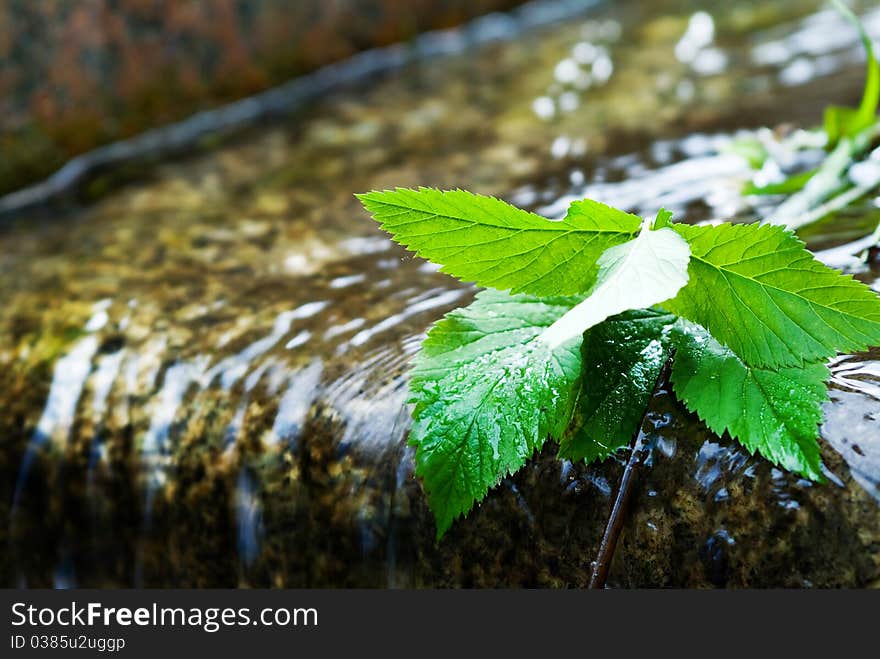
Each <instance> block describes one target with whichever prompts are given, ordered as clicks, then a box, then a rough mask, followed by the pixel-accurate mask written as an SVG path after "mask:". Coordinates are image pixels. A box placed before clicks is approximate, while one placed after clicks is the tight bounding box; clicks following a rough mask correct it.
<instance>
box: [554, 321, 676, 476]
mask: <svg viewBox="0 0 880 659" xmlns="http://www.w3.org/2000/svg"><path fill="white" fill-rule="evenodd" d="M676 320H677V318H676V316H673V315H672V314H669V313H665V312H662V311H656V310H651V309H641V310H637V311H629V312H626V313H623V314H620V315H618V316H614V317H613V318H609V319H608V320H606V321H605V322H604V323H601V324H600V325H597V326H596V327H594V328H592V329H590V330H588V331H587V333H586V334H585V335H584V342H583V347H582V351H581V352H582V356H583V364H584V367H583V378H582V384H581V390H580V395H579V397H578V403H577V407H576V408H575V413H574V418H573V419H572V423H571V425H570V426H569V428H568V430H567V431H566V434H565V437H564V438H563V439H562V441H561V442H560V445H559V456H560V457H562V458H569V459H572V460H586V461H587V462H592V461H593V460H602V459H604V458H606V457H608V456H609V455H611V454H612V453H614V452H615V451H617V450H618V449H621V448H623V447H625V446H627V445H629V443H630V440H631V439H632V437H633V434H634V433H635V432H637V431H638V427H639V423H640V422H641V419H642V416H643V415H644V413H645V409H646V407H647V406H648V402H649V400H650V398H651V393H652V392H653V390H654V386H655V384H656V382H657V377H658V376H659V374H660V370H661V368H662V367H663V363H664V362H665V361H666V359H667V356H668V345H665V343H664V330H665V329H666V328H667V327H669V326H671V325H672V324H673V323H674V322H675V321H676Z"/></svg>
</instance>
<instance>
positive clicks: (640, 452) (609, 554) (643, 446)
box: [587, 351, 675, 589]
mask: <svg viewBox="0 0 880 659" xmlns="http://www.w3.org/2000/svg"><path fill="white" fill-rule="evenodd" d="M674 354H675V351H673V352H671V353H670V354H669V357H668V358H667V359H666V363H665V364H663V368H661V369H660V373H659V375H658V376H657V382H656V383H655V384H654V391H653V392H652V394H651V398H650V399H649V401H648V405H647V407H645V412H644V414H642V420H641V422H640V423H639V428H638V430H637V431H636V434H635V437H634V438H633V443H632V450H631V451H630V454H629V460H627V461H626V467H625V468H624V470H623V475H622V476H621V477H620V485H619V486H618V488H617V495H616V496H615V497H614V504H613V505H612V506H611V513H610V514H609V516H608V522H607V524H606V525H605V533H604V534H603V535H602V542H601V543H600V544H599V552H598V554H597V555H596V560H595V562H594V564H593V574H592V575H591V576H590V583H589V584H588V585H587V588H591V589H602V588H605V582H606V581H607V579H608V571H609V570H610V569H611V561H612V560H613V559H614V550H615V549H616V548H617V539H618V538H619V537H620V532H621V531H622V530H623V523H624V521H625V518H626V510H627V505H628V503H629V499H630V496H631V494H632V491H633V489H635V483H636V476H637V472H638V468H639V466H640V465H641V464H642V460H643V459H644V457H645V454H646V453H647V442H646V438H645V431H644V429H643V427H644V425H645V417H647V416H648V411H649V410H650V409H651V400H653V398H654V396H656V395H657V393H659V392H660V391H662V390H664V389H665V388H666V386H667V384H668V383H669V373H670V371H671V370H672V359H673V356H674Z"/></svg>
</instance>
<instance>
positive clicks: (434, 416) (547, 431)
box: [410, 291, 581, 537]
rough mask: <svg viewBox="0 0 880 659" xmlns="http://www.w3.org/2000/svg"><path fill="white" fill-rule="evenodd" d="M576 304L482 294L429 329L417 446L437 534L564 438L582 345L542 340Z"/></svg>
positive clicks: (413, 436)
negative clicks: (550, 443) (551, 441)
mask: <svg viewBox="0 0 880 659" xmlns="http://www.w3.org/2000/svg"><path fill="white" fill-rule="evenodd" d="M575 302H577V300H576V299H574V300H572V299H567V298H550V299H538V298H534V297H530V296H525V295H516V296H510V295H507V294H505V293H499V292H495V291H483V292H482V293H480V294H479V295H477V298H476V300H475V301H474V302H473V303H472V304H471V305H470V306H468V307H467V308H464V309H458V310H456V311H453V312H451V313H449V314H447V315H446V317H445V318H444V319H443V320H441V321H440V322H438V323H437V324H436V325H435V326H434V327H433V328H432V329H431V331H430V332H429V334H428V338H427V339H426V340H425V342H424V344H423V348H422V351H421V353H420V354H419V355H418V357H417V358H416V361H415V364H414V367H413V371H412V380H411V385H410V389H411V392H412V396H411V400H410V402H413V403H415V411H414V414H413V416H414V423H413V427H412V431H411V433H410V442H411V443H412V444H413V445H415V446H417V447H418V449H417V452H416V474H417V475H418V476H420V477H421V478H422V481H423V483H424V487H425V491H426V492H427V494H428V500H429V503H430V506H431V510H432V511H433V512H434V515H435V518H436V520H437V536H438V537H440V536H442V535H443V534H444V533H445V532H446V530H447V529H448V528H449V526H450V525H451V524H452V522H453V521H454V520H455V519H456V518H457V517H459V516H460V515H462V514H464V513H467V512H468V511H469V510H470V509H471V508H472V507H473V505H474V502H476V501H479V500H481V499H482V498H483V497H484V496H485V495H486V493H487V492H488V490H489V488H491V487H493V486H495V485H497V484H498V483H499V482H500V481H501V479H502V478H504V477H505V476H507V475H508V474H512V473H514V472H515V471H517V470H518V469H519V468H520V467H522V466H523V465H524V464H525V462H526V460H528V458H529V457H530V456H531V455H532V454H533V453H534V452H535V451H536V450H538V449H539V448H540V447H541V446H542V445H543V443H544V441H545V440H546V439H547V437H548V436H553V437H556V438H559V437H561V435H562V432H563V431H564V430H565V427H566V425H567V424H568V420H569V418H570V417H571V411H572V407H573V405H574V400H575V396H576V392H577V385H578V381H579V378H580V374H581V360H580V344H581V339H580V337H577V338H576V339H575V340H572V341H570V342H568V343H566V344H563V345H560V346H558V347H557V348H555V349H551V348H550V347H549V346H548V345H547V344H546V343H545V342H543V341H541V340H540V339H539V338H538V337H539V335H540V334H541V332H542V331H543V330H544V329H545V328H546V327H547V326H549V325H550V324H552V323H553V322H554V321H555V320H556V319H557V318H559V317H560V316H562V315H563V314H564V313H565V312H566V311H568V309H570V308H571V306H573V305H574V303H575Z"/></svg>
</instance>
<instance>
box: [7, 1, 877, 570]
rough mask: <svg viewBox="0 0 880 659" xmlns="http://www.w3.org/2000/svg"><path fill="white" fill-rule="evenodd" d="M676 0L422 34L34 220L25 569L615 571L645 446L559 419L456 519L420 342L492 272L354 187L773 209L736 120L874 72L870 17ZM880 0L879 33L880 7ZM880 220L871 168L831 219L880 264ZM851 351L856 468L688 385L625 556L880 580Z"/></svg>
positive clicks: (27, 233)
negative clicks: (475, 33)
mask: <svg viewBox="0 0 880 659" xmlns="http://www.w3.org/2000/svg"><path fill="white" fill-rule="evenodd" d="M644 4H645V3H637V2H617V3H609V4H607V5H605V4H599V5H597V6H593V7H591V8H586V9H585V10H584V12H583V13H582V14H581V15H579V16H578V17H577V18H576V19H572V20H568V21H566V22H564V23H560V24H557V25H555V26H552V27H549V28H543V29H540V30H534V31H531V32H528V33H526V34H523V35H520V36H519V37H518V38H516V39H515V40H508V41H502V42H498V43H492V44H490V45H483V46H481V47H480V48H479V49H476V50H474V51H472V52H467V53H466V54H459V55H452V56H448V57H433V58H429V59H423V60H421V61H416V62H414V63H413V64H411V65H408V66H406V67H405V68H403V69H402V70H400V71H397V72H395V73H393V74H387V75H384V76H374V77H372V78H370V79H368V80H364V81H363V82H361V83H357V84H353V85H351V84H350V85H348V86H347V87H344V88H339V89H337V90H336V91H333V92H332V93H328V94H326V95H324V96H323V97H322V98H321V99H320V100H319V101H315V102H314V103H311V104H310V105H309V107H307V108H304V109H302V110H300V111H298V112H296V113H295V114H292V115H291V116H289V117H288V118H287V119H284V120H279V121H277V122H274V123H272V124H270V125H264V126H254V127H252V128H250V129H248V130H247V131H246V132H245V133H244V134H241V135H240V136H238V137H237V138H235V139H231V140H226V141H225V142H222V143H220V144H216V145H212V146H205V147H203V148H200V149H199V150H198V152H197V153H194V154H193V155H191V156H189V157H187V158H184V159H177V160H173V161H169V162H166V163H163V164H160V165H158V166H156V167H153V168H151V169H149V170H148V171H145V172H144V173H143V174H142V175H141V176H140V177H139V178H138V180H136V181H135V182H133V183H129V184H126V185H123V184H121V183H119V182H118V181H116V180H115V179H113V178H111V177H105V178H104V179H97V180H95V181H93V182H92V183H91V186H90V189H89V191H88V192H89V194H91V195H92V196H97V199H96V200H95V201H93V202H91V203H89V204H88V205H87V206H85V207H83V208H81V209H78V210H76V211H73V212H65V213H63V214H59V215H58V216H48V217H47V216H46V215H45V214H38V213H30V214H22V215H20V216H18V217H14V218H11V219H10V220H8V221H7V222H6V224H5V225H4V227H3V228H2V230H0V300H2V306H0V469H2V473H3V477H2V479H0V522H2V524H0V541H2V542H3V546H4V551H3V552H2V554H0V556H2V558H0V576H2V582H3V583H4V584H7V585H18V586H56V587H66V586H134V585H144V586H288V587H295V586H381V587H385V586H391V587H397V586H579V585H583V584H585V583H586V581H587V580H588V578H589V573H590V561H591V560H592V558H593V557H594V556H595V552H596V548H597V546H598V541H599V539H600V537H601V534H602V531H603V527H604V524H605V521H606V519H607V516H608V511H609V508H610V502H611V497H612V496H613V493H614V490H615V487H616V483H617V479H618V477H619V474H620V471H621V464H620V459H611V460H608V461H606V462H605V463H603V464H599V465H593V466H589V467H586V466H583V465H575V464H571V463H568V462H559V461H557V460H556V459H555V458H554V456H553V451H552V447H548V448H547V449H546V450H545V451H544V452H543V453H542V455H541V456H539V458H538V459H537V460H535V461H534V463H533V464H531V465H530V466H529V467H527V468H526V469H524V470H523V471H522V472H521V473H520V474H518V475H516V476H515V477H513V478H509V479H506V480H505V481H504V482H503V483H502V484H501V485H500V486H499V487H498V488H496V490H493V492H492V493H491V494H490V496H489V497H488V498H487V500H486V501H485V502H484V503H483V504H482V505H481V506H479V507H478V508H477V509H476V510H475V511H474V512H473V513H472V514H471V515H470V516H469V517H468V518H467V519H466V520H464V521H461V522H459V523H458V524H457V525H455V526H454V528H453V529H452V530H451V531H450V533H449V534H448V536H447V537H446V538H445V539H444V540H443V541H442V542H441V543H439V544H435V542H434V539H433V535H434V529H433V522H432V519H431V516H430V513H429V511H428V510H427V507H426V503H425V499H424V495H423V493H422V491H421V489H420V487H419V484H418V483H417V482H416V481H415V480H414V478H413V474H412V470H413V460H412V457H413V456H412V450H411V449H410V448H408V447H407V446H406V445H405V436H406V431H407V428H408V424H409V409H408V407H407V405H406V402H405V400H406V364H407V362H408V360H409V359H410V358H411V356H412V355H413V354H414V352H415V351H416V350H417V348H418V344H419V341H420V339H421V337H422V336H423V335H424V332H425V330H426V328H427V327H428V326H429V325H430V323H431V322H433V321H434V320H436V319H437V318H439V317H440V316H441V315H442V314H443V313H445V312H446V311H448V310H450V309H452V308H454V307H456V306H459V305H462V304H466V303H467V302H468V301H469V300H470V299H471V297H472V295H473V293H474V289H472V288H471V287H468V286H465V285H462V284H460V283H458V282H457V281H455V280H453V279H452V278H450V277H447V276H445V275H443V274H440V273H439V272H437V268H435V267H434V266H432V265H430V264H427V263H425V262H423V261H421V260H419V259H417V258H413V257H412V256H410V255H408V254H407V253H406V252H405V251H404V250H402V249H400V248H399V247H397V246H396V245H394V244H393V243H392V242H391V241H390V240H389V239H388V238H387V237H386V236H385V235H384V234H382V233H381V232H380V231H379V230H378V229H377V228H376V226H375V225H374V224H373V223H372V222H371V221H370V220H369V219H368V217H367V216H366V214H365V213H364V212H363V211H362V209H361V208H360V207H359V204H358V203H357V201H356V200H355V199H354V198H353V197H352V194H353V193H354V192H360V191H366V190H370V189H381V188H389V187H394V186H407V187H411V186H418V185H429V186H436V187H446V188H449V187H463V188H464V187H466V188H468V189H471V190H473V191H475V192H480V193H488V194H495V195H498V196H501V197H504V198H506V199H508V200H509V201H511V202H513V203H517V204H519V205H521V206H524V207H527V208H530V209H534V210H537V211H539V212H541V213H544V214H546V215H548V216H558V215H560V214H562V213H563V212H564V209H565V207H566V206H567V203H568V201H570V200H571V199H575V198H580V197H583V196H590V197H593V198H598V199H600V200H603V201H606V202H608V203H612V204H614V205H617V206H620V207H623V208H626V209H628V210H633V211H635V212H640V213H651V212H655V211H656V210H657V209H658V208H659V207H660V206H665V207H666V208H669V209H672V210H674V211H675V212H676V215H677V217H678V218H686V219H687V220H688V221H694V222H696V221H712V220H720V219H731V218H732V219H735V220H737V221H746V220H752V219H755V218H757V217H761V216H763V215H765V214H766V213H767V211H768V209H769V207H768V206H766V202H765V205H764V206H755V205H753V204H752V200H749V199H744V198H742V197H741V196H740V195H739V192H738V190H739V188H740V186H741V184H742V182H743V181H744V180H745V178H746V177H747V176H748V169H747V166H746V164H745V163H744V162H743V161H742V160H741V159H740V158H739V157H738V156H735V155H733V154H731V153H729V152H728V151H726V146H727V145H729V143H730V141H731V140H732V139H733V137H734V136H735V135H736V134H738V133H742V132H743V131H757V130H761V129H766V128H765V127H771V128H772V127H776V126H778V125H779V124H780V123H783V122H789V123H791V124H792V125H795V126H810V125H813V124H815V123H817V122H818V121H819V120H820V117H821V111H822V108H823V107H824V106H825V105H826V104H827V103H830V102H835V103H852V102H855V101H856V100H857V99H858V96H859V93H860V88H861V84H862V77H863V64H862V58H861V55H860V51H859V47H858V42H857V37H856V35H855V33H854V32H853V31H852V30H851V29H850V28H849V27H847V26H846V24H845V23H844V22H843V21H842V20H841V19H839V18H838V17H837V16H836V15H835V14H834V13H833V12H832V11H831V10H829V9H827V8H823V7H822V6H820V5H819V3H814V2H803V3H791V2H787V1H782V0H775V1H767V0H763V1H762V2H757V1H755V2H745V1H737V2H730V3H713V4H711V5H710V4H708V3H696V2H683V1H681V0H664V1H662V2H656V3H651V4H650V7H651V8H650V9H645V8H644V7H643V6H641V5H644ZM701 4H702V5H704V6H705V7H708V8H709V11H710V12H711V13H707V11H706V10H705V9H704V10H702V11H700V5H701ZM864 16H865V18H866V20H867V23H868V27H869V30H871V31H872V33H873V34H874V35H875V36H880V11H878V10H876V9H873V10H871V11H868V12H866V13H865V14H864ZM498 21H502V22H503V21H504V19H503V18H496V19H494V22H493V21H485V22H484V25H485V26H486V29H493V28H492V25H495V26H496V27H497V26H498V25H500V23H498ZM878 219H880V212H878V211H877V209H876V205H875V204H874V203H873V201H871V200H869V201H867V202H865V203H863V204H861V205H860V206H859V207H857V208H855V209H853V210H851V211H848V212H846V213H843V214H841V215H840V216H838V217H835V218H832V219H831V220H828V221H825V222H823V223H822V224H820V225H817V226H815V227H810V228H808V229H804V230H803V231H802V232H801V235H802V236H803V237H804V238H805V239H806V240H808V242H809V243H810V246H811V247H813V248H814V249H816V250H817V251H818V252H819V255H820V257H821V258H823V259H824V260H826V261H827V262H829V263H832V264H834V265H835V266H837V267H841V268H844V269H845V270H846V271H848V272H852V273H853V274H854V275H855V276H856V277H857V278H859V279H860V280H862V281H864V282H866V283H867V284H869V285H872V286H873V287H874V288H875V289H877V290H880V266H878V265H876V264H874V265H872V264H870V263H868V264H866V263H865V262H864V260H861V259H859V258H857V255H858V254H859V253H860V252H861V251H862V250H863V249H864V248H865V246H866V244H865V242H864V240H861V238H863V237H864V236H865V235H867V234H868V233H870V232H871V231H872V230H873V228H874V226H876V223H877V221H878ZM832 369H833V380H832V390H831V400H830V401H829V403H828V404H827V405H826V406H825V411H826V421H825V423H824V425H823V426H822V429H821V433H822V438H823V439H822V449H823V458H824V461H825V464H826V476H827V482H825V483H823V484H812V483H809V482H806V481H804V480H802V479H799V478H797V477H796V476H793V475H790V474H786V473H783V472H781V471H779V470H778V469H775V468H773V467H772V466H771V465H768V464H767V463H766V462H764V461H763V460H761V459H760V458H755V457H751V456H749V455H748V453H747V452H746V451H744V450H743V449H742V448H741V447H739V446H738V445H737V444H736V443H735V442H732V441H731V440H729V439H728V438H719V437H717V436H714V435H712V434H711V433H709V432H708V431H706V430H705V428H703V427H702V426H701V425H700V423H699V422H698V421H697V420H696V419H695V418H694V417H692V416H691V415H688V414H687V413H686V412H684V410H683V409H682V408H681V406H680V405H678V404H677V403H676V402H675V401H674V400H671V399H670V397H669V396H664V395H661V396H658V397H657V399H656V400H655V401H654V403H653V407H652V412H651V414H650V415H649V418H648V423H649V425H650V428H649V431H650V432H649V437H650V438H651V440H652V443H653V447H654V448H653V452H652V456H651V461H650V467H649V468H648V469H646V470H644V472H643V475H642V477H641V478H640V483H639V487H638V490H637V492H636V496H635V497H634V500H633V502H632V508H631V514H630V515H629V517H628V519H627V522H626V526H625V530H624V535H623V537H622V540H621V543H620V545H619V547H618V550H617V555H616V557H615V562H614V564H613V566H612V569H611V574H610V578H609V583H610V584H611V585H613V586H621V587H626V586H810V585H815V586H866V585H878V584H880V489H878V488H880V426H878V422H880V351H878V350H874V351H871V352H869V353H865V354H860V355H847V356H841V357H839V358H837V359H836V360H834V362H833V364H832Z"/></svg>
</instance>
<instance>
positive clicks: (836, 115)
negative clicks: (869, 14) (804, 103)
mask: <svg viewBox="0 0 880 659" xmlns="http://www.w3.org/2000/svg"><path fill="white" fill-rule="evenodd" d="M831 2H832V4H833V5H834V6H835V7H836V8H837V10H838V11H839V12H840V13H841V14H843V15H844V17H845V18H846V19H847V20H848V21H850V22H851V23H852V24H853V25H854V26H855V27H856V29H857V30H858V31H859V36H860V37H861V40H862V46H863V47H864V49H865V57H866V58H867V71H866V74H865V88H864V91H863V92H862V101H861V103H859V107H858V108H857V109H855V110H853V109H850V108H845V107H840V106H834V105H832V106H830V107H828V108H826V110H825V132H826V133H827V135H828V143H829V146H833V145H834V144H835V143H836V142H837V141H838V140H839V139H841V138H842V137H853V136H855V135H856V134H857V133H859V132H860V131H862V130H863V129H865V128H867V127H868V126H870V125H871V124H873V123H874V120H875V118H876V115H877V105H878V102H880V64H878V63H877V58H876V56H875V55H874V44H873V43H872V41H871V37H870V36H869V35H868V33H867V32H866V31H865V26H864V25H862V22H861V21H860V20H859V19H858V17H857V16H856V15H855V14H854V13H853V12H852V10H851V9H850V8H849V7H847V6H846V5H845V4H843V3H842V2H840V0H831Z"/></svg>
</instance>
